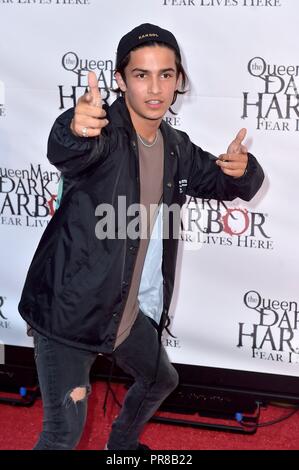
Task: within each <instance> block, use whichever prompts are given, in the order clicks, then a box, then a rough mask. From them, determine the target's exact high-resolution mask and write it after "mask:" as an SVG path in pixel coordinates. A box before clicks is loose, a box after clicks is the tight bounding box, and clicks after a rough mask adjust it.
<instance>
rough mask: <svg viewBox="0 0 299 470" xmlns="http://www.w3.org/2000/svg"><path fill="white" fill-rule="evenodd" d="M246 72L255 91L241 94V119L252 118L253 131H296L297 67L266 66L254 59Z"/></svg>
mask: <svg viewBox="0 0 299 470" xmlns="http://www.w3.org/2000/svg"><path fill="white" fill-rule="evenodd" d="M247 69H248V72H249V74H250V75H251V77H253V78H254V79H255V80H256V83H257V85H258V90H259V91H257V92H255V91H254V92H253V91H251V92H248V91H244V92H243V111H242V119H247V118H248V117H249V116H252V115H253V116H255V117H256V122H257V124H256V128H257V130H264V131H280V132H294V131H299V94H298V85H299V65H283V64H280V65H279V64H269V63H267V61H266V59H264V58H263V57H254V58H253V59H250V61H249V62H248V66H247Z"/></svg>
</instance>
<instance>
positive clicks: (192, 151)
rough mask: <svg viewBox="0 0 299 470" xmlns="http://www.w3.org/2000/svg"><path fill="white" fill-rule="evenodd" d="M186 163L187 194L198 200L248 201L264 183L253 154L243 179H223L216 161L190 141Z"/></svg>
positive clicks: (224, 176) (259, 167)
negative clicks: (187, 165) (187, 166)
mask: <svg viewBox="0 0 299 470" xmlns="http://www.w3.org/2000/svg"><path fill="white" fill-rule="evenodd" d="M189 146H190V147H189V152H187V153H188V154H189V155H188V156H189V158H190V155H191V161H190V160H189V159H188V160H189V168H188V170H189V171H188V177H187V187H186V194H188V195H190V196H194V197H197V198H208V199H218V200H223V201H232V200H233V199H235V198H237V197H239V198H241V199H243V200H244V201H250V200H251V199H252V198H253V196H254V195H255V194H256V193H257V191H258V190H259V189H260V187H261V185H262V182H263V180H264V172H263V170H262V167H261V166H260V164H259V163H258V161H257V160H256V158H255V157H254V156H253V155H252V154H250V153H249V154H248V164H247V168H246V170H245V173H244V175H243V176H241V177H239V178H234V177H232V176H229V175H225V174H224V173H223V171H222V170H221V169H220V167H218V165H216V160H217V157H215V156H214V155H212V154H211V153H209V152H206V151H204V150H202V149H201V148H200V147H198V146H197V145H195V144H193V143H191V142H190V141H189Z"/></svg>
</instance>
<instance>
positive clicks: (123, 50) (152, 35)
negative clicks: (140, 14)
mask: <svg viewBox="0 0 299 470" xmlns="http://www.w3.org/2000/svg"><path fill="white" fill-rule="evenodd" d="M150 41H155V42H162V43H164V44H167V45H168V46H170V47H172V48H173V49H174V50H175V52H176V53H177V54H178V56H179V57H180V58H181V53H180V48H179V45H178V43H177V40H176V38H175V37H174V35H173V34H172V33H171V32H170V31H167V29H163V28H160V27H159V26H156V25H154V24H150V23H143V24H141V25H140V26H137V27H136V28H134V29H132V31H129V32H128V33H127V34H125V36H123V37H122V38H121V40H120V41H119V44H118V47H117V53H116V68H118V66H119V64H120V62H121V61H122V60H123V59H124V58H125V57H126V55H127V54H128V53H129V52H130V51H131V50H132V49H135V47H138V46H140V45H141V44H146V43H147V42H150Z"/></svg>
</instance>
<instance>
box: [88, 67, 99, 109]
mask: <svg viewBox="0 0 299 470" xmlns="http://www.w3.org/2000/svg"><path fill="white" fill-rule="evenodd" d="M88 86H89V93H90V95H91V104H92V105H93V106H99V107H102V97H101V93H100V91H99V85H98V80H97V77H96V74H95V73H94V72H88Z"/></svg>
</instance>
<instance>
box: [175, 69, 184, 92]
mask: <svg viewBox="0 0 299 470" xmlns="http://www.w3.org/2000/svg"><path fill="white" fill-rule="evenodd" d="M182 78H183V77H182V74H181V73H180V74H179V76H178V78H177V81H176V87H175V91H178V90H180V89H181V86H182Z"/></svg>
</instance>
